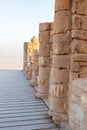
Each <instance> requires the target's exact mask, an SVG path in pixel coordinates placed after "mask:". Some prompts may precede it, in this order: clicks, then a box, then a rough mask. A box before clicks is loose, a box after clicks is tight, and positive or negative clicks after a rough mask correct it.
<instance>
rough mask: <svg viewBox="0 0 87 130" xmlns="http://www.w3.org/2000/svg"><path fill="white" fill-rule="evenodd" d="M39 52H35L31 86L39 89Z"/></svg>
mask: <svg viewBox="0 0 87 130" xmlns="http://www.w3.org/2000/svg"><path fill="white" fill-rule="evenodd" d="M38 55H39V54H38V50H37V49H35V50H33V64H32V81H31V84H32V86H34V87H37V77H38V69H39V66H38Z"/></svg>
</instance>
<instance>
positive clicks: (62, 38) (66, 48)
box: [53, 33, 70, 54]
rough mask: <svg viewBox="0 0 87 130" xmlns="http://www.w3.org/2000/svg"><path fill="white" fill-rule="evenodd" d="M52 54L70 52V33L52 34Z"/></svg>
mask: <svg viewBox="0 0 87 130" xmlns="http://www.w3.org/2000/svg"><path fill="white" fill-rule="evenodd" d="M53 48H54V49H53V54H69V53H70V33H67V34H56V35H54V36H53Z"/></svg>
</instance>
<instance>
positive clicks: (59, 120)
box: [52, 113, 68, 128]
mask: <svg viewBox="0 0 87 130" xmlns="http://www.w3.org/2000/svg"><path fill="white" fill-rule="evenodd" d="M52 120H53V121H54V122H55V124H56V125H58V126H59V127H61V128H68V115H67V114H63V113H53V117H52Z"/></svg>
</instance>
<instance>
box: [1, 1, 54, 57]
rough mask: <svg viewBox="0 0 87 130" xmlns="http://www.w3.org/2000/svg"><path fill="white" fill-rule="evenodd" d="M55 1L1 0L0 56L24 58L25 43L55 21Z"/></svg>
mask: <svg viewBox="0 0 87 130" xmlns="http://www.w3.org/2000/svg"><path fill="white" fill-rule="evenodd" d="M53 13H54V0H44V1H43V0H36V1H35V0H34V1H33V0H0V56H22V55H23V43H24V42H25V41H30V39H31V38H32V37H33V36H34V35H35V36H38V30H39V29H38V28H39V23H40V22H49V21H50V22H51V21H53V19H54V18H53V17H54V16H53Z"/></svg>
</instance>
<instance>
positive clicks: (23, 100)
mask: <svg viewBox="0 0 87 130" xmlns="http://www.w3.org/2000/svg"><path fill="white" fill-rule="evenodd" d="M47 112H48V108H47V106H46V105H45V103H44V102H43V101H42V100H41V99H37V98H36V97H35V90H34V88H32V86H31V85H30V84H29V82H28V80H26V78H25V76H24V75H23V73H22V71H20V70H0V130H58V128H57V126H56V125H55V124H54V123H53V122H52V120H51V118H50V117H49V116H48V114H47Z"/></svg>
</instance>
